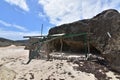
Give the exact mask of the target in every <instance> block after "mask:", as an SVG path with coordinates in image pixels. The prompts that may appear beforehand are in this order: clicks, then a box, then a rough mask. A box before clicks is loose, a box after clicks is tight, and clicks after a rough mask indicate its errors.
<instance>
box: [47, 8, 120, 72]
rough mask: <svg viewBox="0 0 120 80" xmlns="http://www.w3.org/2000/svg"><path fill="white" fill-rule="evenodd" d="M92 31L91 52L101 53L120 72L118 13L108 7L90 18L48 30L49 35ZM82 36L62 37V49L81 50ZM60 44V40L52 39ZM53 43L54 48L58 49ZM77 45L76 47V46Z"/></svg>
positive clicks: (119, 14)
mask: <svg viewBox="0 0 120 80" xmlns="http://www.w3.org/2000/svg"><path fill="white" fill-rule="evenodd" d="M88 32H90V33H92V34H91V35H90V37H89V38H90V49H91V52H92V51H93V52H94V53H101V54H102V55H103V56H104V58H105V59H107V60H108V61H109V64H110V65H111V67H112V68H113V69H114V70H117V71H119V72H120V62H119V61H120V13H119V12H118V11H117V10H114V9H109V10H105V11H103V12H101V13H100V14H98V15H96V16H95V17H93V18H91V19H86V20H80V21H76V22H73V23H69V24H63V25H60V26H56V27H54V28H51V29H50V30H49V35H52V34H58V33H66V34H71V33H72V34H74V33H75V34H76V33H77V34H78V33H88ZM83 38H84V36H78V37H71V38H69V39H68V38H67V39H63V43H64V45H63V50H71V51H72V50H76V51H78V50H80V51H81V50H83V49H84V46H83V45H80V44H83V40H84V39H83ZM54 42H55V45H56V46H58V45H60V41H59V40H56V41H54ZM75 42H76V43H75ZM55 45H53V47H54V48H55V49H57V50H58V49H59V47H56V46H55ZM76 46H77V47H76Z"/></svg>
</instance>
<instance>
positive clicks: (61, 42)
mask: <svg viewBox="0 0 120 80" xmlns="http://www.w3.org/2000/svg"><path fill="white" fill-rule="evenodd" d="M60 44H61V47H60V52H62V49H63V41H62V38H61V39H60Z"/></svg>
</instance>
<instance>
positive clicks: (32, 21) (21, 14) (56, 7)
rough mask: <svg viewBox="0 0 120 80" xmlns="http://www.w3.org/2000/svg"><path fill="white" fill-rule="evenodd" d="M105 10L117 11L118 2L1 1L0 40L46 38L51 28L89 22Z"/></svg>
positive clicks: (68, 0) (93, 0)
mask: <svg viewBox="0 0 120 80" xmlns="http://www.w3.org/2000/svg"><path fill="white" fill-rule="evenodd" d="M106 9H116V10H118V11H120V0H0V37H3V38H7V39H12V40H21V39H23V36H37V35H41V26H42V24H43V34H44V35H47V34H48V31H49V29H50V28H52V27H55V26H58V25H62V24H67V23H71V22H74V21H78V20H82V19H89V18H92V17H93V16H95V15H97V14H98V13H100V12H102V11H103V10H106Z"/></svg>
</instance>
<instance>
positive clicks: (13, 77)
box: [0, 45, 119, 80]
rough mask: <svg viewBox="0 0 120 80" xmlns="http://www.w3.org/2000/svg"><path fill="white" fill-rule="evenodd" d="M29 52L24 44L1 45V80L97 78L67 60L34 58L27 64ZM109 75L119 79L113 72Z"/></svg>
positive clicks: (88, 79) (115, 79) (86, 79)
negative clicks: (77, 68) (76, 67)
mask: <svg viewBox="0 0 120 80" xmlns="http://www.w3.org/2000/svg"><path fill="white" fill-rule="evenodd" d="M28 54H29V51H28V50H24V46H14V45H11V46H9V47H1V48H0V73H1V74H0V80H97V78H96V77H95V76H94V74H91V73H86V72H82V71H76V70H74V69H73V66H78V65H76V64H73V63H71V62H67V61H66V60H53V61H46V60H36V59H33V60H32V61H31V62H30V63H29V64H27V65H26V64H25V63H26V62H27V61H28ZM107 75H108V76H113V79H114V80H119V79H117V78H115V77H114V74H113V73H112V72H109V73H107ZM111 80H112V79H111Z"/></svg>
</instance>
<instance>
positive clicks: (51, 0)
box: [39, 0, 120, 25]
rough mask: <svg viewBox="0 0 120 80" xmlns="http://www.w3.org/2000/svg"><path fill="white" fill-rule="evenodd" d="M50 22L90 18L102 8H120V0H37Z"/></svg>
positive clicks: (61, 22) (56, 22) (62, 22)
mask: <svg viewBox="0 0 120 80" xmlns="http://www.w3.org/2000/svg"><path fill="white" fill-rule="evenodd" d="M39 4H40V5H42V6H43V10H44V13H45V14H46V16H47V17H48V18H49V19H50V23H52V24H55V25H60V24H64V23H69V22H73V21H76V20H80V19H87V18H92V17H93V16H95V15H96V14H98V13H100V12H101V11H103V10H106V9H110V8H114V9H118V10H120V7H119V4H120V0H39Z"/></svg>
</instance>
